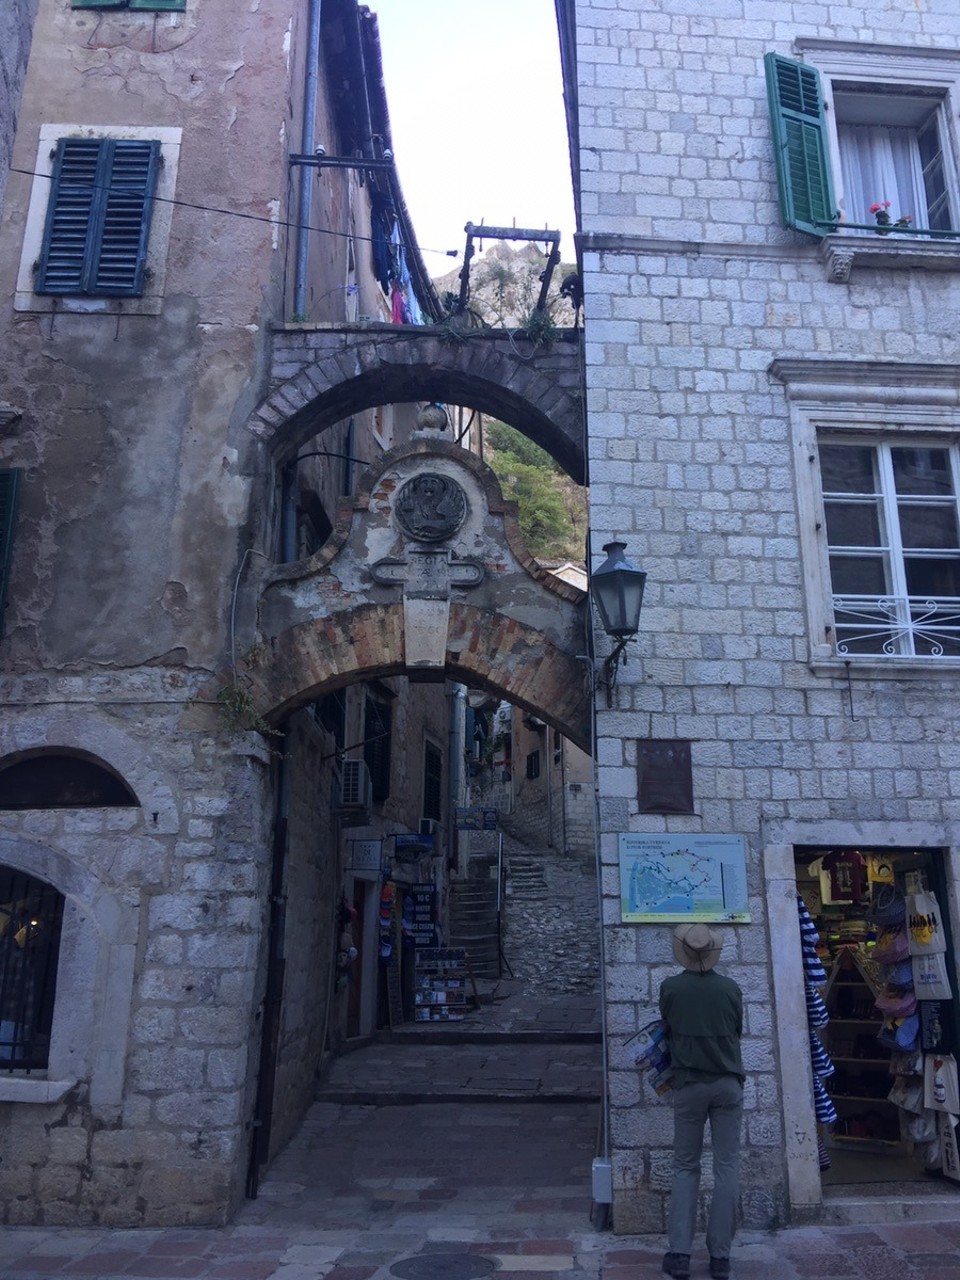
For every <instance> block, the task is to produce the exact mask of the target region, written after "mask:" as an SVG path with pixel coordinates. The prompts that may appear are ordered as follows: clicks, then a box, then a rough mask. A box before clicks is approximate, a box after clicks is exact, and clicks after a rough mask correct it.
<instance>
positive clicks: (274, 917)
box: [246, 728, 289, 1200]
mask: <svg viewBox="0 0 960 1280" xmlns="http://www.w3.org/2000/svg"><path fill="white" fill-rule="evenodd" d="M282 733H283V736H282V737H281V738H280V742H279V747H278V750H277V766H276V768H277V773H276V805H275V809H274V817H273V860H272V864H271V868H270V916H269V924H268V926H267V977H266V986H265V990H264V994H263V1004H262V1014H263V1016H262V1019H261V1022H262V1025H261V1027H260V1066H259V1070H258V1072H257V1091H256V1098H255V1100H254V1107H253V1121H252V1124H251V1135H250V1137H251V1140H250V1160H249V1164H248V1167H247V1185H246V1193H247V1198H248V1199H250V1200H256V1198H257V1193H258V1191H259V1189H260V1172H261V1169H262V1167H263V1166H264V1165H265V1164H266V1163H267V1160H268V1158H269V1155H270V1135H271V1130H272V1125H273V1101H274V1091H275V1088H276V1080H277V1055H278V1052H279V1047H280V1020H281V1016H282V1012H283V976H284V969H285V967H286V960H285V958H284V936H285V932H286V916H287V897H286V865H287V814H288V810H289V801H288V796H289V777H288V772H287V762H286V756H285V754H284V748H285V746H286V728H284V729H283V730H282Z"/></svg>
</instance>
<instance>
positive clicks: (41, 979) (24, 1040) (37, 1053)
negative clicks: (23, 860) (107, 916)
mask: <svg viewBox="0 0 960 1280" xmlns="http://www.w3.org/2000/svg"><path fill="white" fill-rule="evenodd" d="M62 923H63V895H62V894H60V893H58V892H57V890H56V889H54V888H53V887H52V886H51V885H49V884H45V883H44V882H43V881H42V880H38V879H36V878H35V877H34V876H30V875H27V874H26V873H25V872H22V871H16V870H14V869H13V868H12V867H5V866H0V1070H3V1071H7V1072H13V1071H43V1070H46V1066H47V1057H48V1054H49V1051H50V1028H51V1025H52V1023H53V1004H54V997H55V995H56V986H57V960H58V958H59V954H60V929H61V926H62Z"/></svg>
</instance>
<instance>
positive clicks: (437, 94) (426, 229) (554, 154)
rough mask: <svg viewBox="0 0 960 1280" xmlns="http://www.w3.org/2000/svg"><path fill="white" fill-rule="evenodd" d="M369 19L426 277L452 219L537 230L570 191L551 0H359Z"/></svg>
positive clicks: (456, 227)
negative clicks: (375, 31)
mask: <svg viewBox="0 0 960 1280" xmlns="http://www.w3.org/2000/svg"><path fill="white" fill-rule="evenodd" d="M366 3H368V4H369V7H370V9H371V10H372V11H373V12H374V13H375V14H376V15H377V20H378V26H379V30H380V45H381V50H382V54H383V70H384V78H385V81H386V88H387V105H388V107H389V110H390V124H391V130H392V133H393V150H394V154H395V157H396V163H397V173H398V175H399V177H400V186H401V187H402V189H403V195H404V199H405V200H406V203H407V208H408V209H409V211H410V216H411V218H412V220H413V226H414V230H415V231H416V235H417V239H418V240H419V242H420V247H421V250H422V252H423V257H424V261H425V263H426V266H427V270H428V272H429V273H430V274H431V275H433V276H438V275H442V274H444V273H445V272H446V271H449V270H450V269H451V268H452V267H453V266H454V265H455V264H454V260H453V259H451V258H445V257H444V256H443V255H444V251H445V250H451V249H454V250H456V251H457V256H458V258H459V257H460V256H461V255H462V253H463V247H464V243H465V239H466V236H465V233H464V230H463V228H464V224H465V223H467V222H474V223H478V224H479V223H480V222H486V223H487V224H488V225H490V226H506V227H510V226H514V225H515V226H518V227H531V228H538V229H539V228H540V227H549V228H550V229H551V230H556V231H560V232H561V241H560V252H561V254H562V255H563V258H564V260H565V261H568V262H569V261H571V260H572V259H573V256H574V251H573V231H574V214H573V195H572V191H571V182H570V160H569V152H568V149H567V138H566V123H565V118H564V111H563V89H562V85H561V80H560V53H559V45H558V38H557V23H556V16H555V12H554V0H483V2H482V3H481V4H477V3H476V0H366Z"/></svg>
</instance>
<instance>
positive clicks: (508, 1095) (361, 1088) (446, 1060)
mask: <svg viewBox="0 0 960 1280" xmlns="http://www.w3.org/2000/svg"><path fill="white" fill-rule="evenodd" d="M398 1081H402V1088H398V1084H397V1082H398ZM601 1090H602V1068H601V1048H600V1046H599V1044H595V1043H573V1044H569V1043H567V1044H540V1043H537V1044H531V1043H521V1044H516V1043H512V1044H511V1043H495V1044H492V1045H476V1044H459V1045H456V1046H455V1048H454V1049H453V1050H451V1048H450V1047H449V1046H444V1045H440V1044H437V1045H434V1044H419V1043H416V1042H415V1041H410V1040H401V1041H397V1040H393V1041H389V1042H375V1043H373V1044H369V1045H365V1046H363V1047H362V1048H359V1049H356V1050H354V1051H353V1052H351V1053H346V1054H344V1055H343V1056H342V1057H339V1058H337V1059H335V1060H334V1062H333V1063H331V1064H330V1067H329V1069H328V1071H327V1073H326V1075H325V1078H324V1080H323V1082H322V1084H321V1085H320V1086H319V1087H318V1089H317V1094H316V1097H317V1099H318V1101H323V1102H332V1103H355V1104H358V1105H390V1104H393V1105H397V1104H399V1103H403V1104H409V1103H413V1102H416V1101H428V1102H429V1101H434V1100H437V1099H440V1098H452V1099H457V1100H459V1101H461V1102H467V1101H479V1100H482V1099H483V1098H484V1097H490V1098H492V1099H499V1100H507V1101H514V1100H522V1099H524V1098H526V1099H529V1100H531V1101H532V1100H553V1101H577V1100H584V1101H590V1100H598V1099H599V1098H600V1095H601Z"/></svg>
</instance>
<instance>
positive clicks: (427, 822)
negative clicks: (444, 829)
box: [420, 818, 440, 836]
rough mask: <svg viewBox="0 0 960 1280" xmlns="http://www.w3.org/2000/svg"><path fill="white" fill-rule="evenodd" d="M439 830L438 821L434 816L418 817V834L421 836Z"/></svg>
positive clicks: (432, 833) (429, 834)
mask: <svg viewBox="0 0 960 1280" xmlns="http://www.w3.org/2000/svg"><path fill="white" fill-rule="evenodd" d="M439 830H440V823H439V822H437V820H436V818H421V819H420V834H421V835H422V836H435V835H436V834H437V832H438V831H439Z"/></svg>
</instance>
